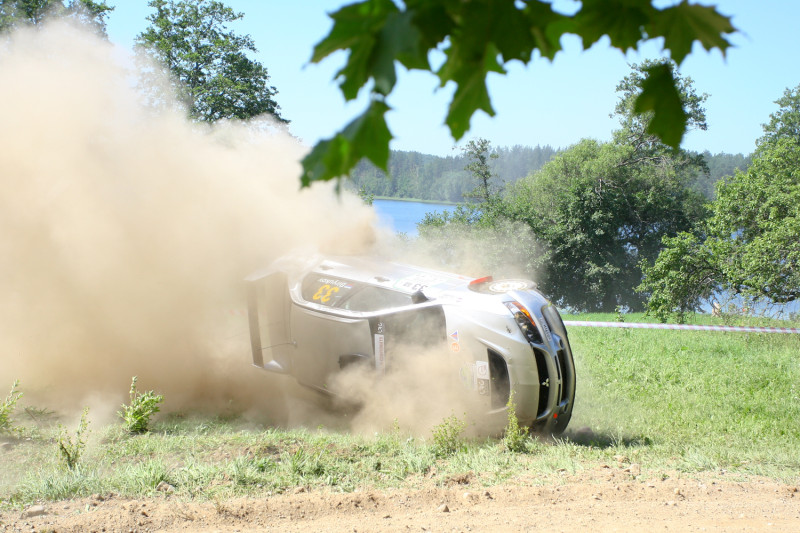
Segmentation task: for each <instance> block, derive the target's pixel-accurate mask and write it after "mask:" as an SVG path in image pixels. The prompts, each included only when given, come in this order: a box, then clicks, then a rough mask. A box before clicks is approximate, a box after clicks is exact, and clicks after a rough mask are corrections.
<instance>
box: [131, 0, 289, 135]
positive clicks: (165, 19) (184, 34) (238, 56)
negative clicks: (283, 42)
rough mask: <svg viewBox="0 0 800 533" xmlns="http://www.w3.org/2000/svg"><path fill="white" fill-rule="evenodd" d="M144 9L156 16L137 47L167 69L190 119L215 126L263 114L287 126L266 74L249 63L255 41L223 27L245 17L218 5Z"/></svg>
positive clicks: (182, 1)
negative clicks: (220, 122) (184, 103)
mask: <svg viewBox="0 0 800 533" xmlns="http://www.w3.org/2000/svg"><path fill="white" fill-rule="evenodd" d="M148 5H149V6H150V7H152V8H153V9H155V13H153V14H151V15H150V16H148V17H147V20H148V21H149V22H150V26H149V27H148V28H147V29H146V30H145V31H144V32H142V33H141V34H139V35H138V36H137V38H136V42H137V44H138V46H140V47H141V48H143V49H144V50H145V51H146V52H147V53H148V54H149V55H151V56H152V57H153V58H155V59H156V60H157V61H158V62H159V63H161V64H162V65H164V66H165V67H166V68H167V69H169V72H170V73H171V74H172V75H173V77H174V79H175V80H176V84H175V89H176V91H177V93H178V94H180V95H181V96H182V97H183V99H184V100H185V102H186V105H187V108H188V112H189V116H190V117H191V118H193V119H195V120H200V121H205V122H215V121H217V120H221V119H249V118H252V117H255V116H258V115H263V114H265V113H267V114H269V115H271V116H272V117H274V118H275V119H277V120H278V121H280V122H288V121H287V120H285V119H284V118H282V117H281V116H280V106H279V105H278V104H277V103H276V102H275V99H274V97H275V95H276V94H277V93H278V91H277V90H276V89H275V87H273V86H270V85H268V82H269V75H268V73H267V69H266V68H265V67H264V66H263V65H261V63H259V62H257V61H253V60H252V59H250V58H248V57H247V53H248V52H252V53H255V52H256V51H257V50H256V47H255V44H254V43H253V40H252V39H251V38H250V36H249V35H245V36H240V35H237V34H236V33H234V32H233V31H232V30H229V29H228V27H227V24H228V23H231V22H235V21H237V20H240V19H241V18H242V17H243V16H244V14H243V13H236V12H234V11H233V10H232V9H231V8H229V7H227V6H225V4H223V3H222V2H219V1H216V0H193V1H187V0H150V2H149V3H148Z"/></svg>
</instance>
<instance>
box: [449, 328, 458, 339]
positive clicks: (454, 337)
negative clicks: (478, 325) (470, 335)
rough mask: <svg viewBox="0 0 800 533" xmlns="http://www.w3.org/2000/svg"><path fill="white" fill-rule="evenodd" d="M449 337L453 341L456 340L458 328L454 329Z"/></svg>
mask: <svg viewBox="0 0 800 533" xmlns="http://www.w3.org/2000/svg"><path fill="white" fill-rule="evenodd" d="M450 338H451V339H453V341H454V342H458V330H455V331H454V332H453V333H451V334H450Z"/></svg>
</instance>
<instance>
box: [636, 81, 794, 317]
mask: <svg viewBox="0 0 800 533" xmlns="http://www.w3.org/2000/svg"><path fill="white" fill-rule="evenodd" d="M776 103H777V104H778V105H779V109H778V110H777V111H776V112H775V113H773V114H772V115H770V121H769V122H768V123H767V124H765V125H764V136H762V137H761V138H760V139H759V140H758V142H757V146H756V151H755V153H754V155H753V161H752V164H751V165H750V167H749V168H748V169H747V170H746V171H739V170H737V171H736V173H735V174H734V176H733V177H732V178H730V179H727V180H723V181H721V182H720V183H718V184H717V194H716V199H715V200H714V202H713V203H712V204H711V212H712V214H711V217H710V218H709V220H708V223H707V224H706V225H705V226H703V227H702V228H700V230H699V231H697V232H695V235H694V236H692V239H693V241H694V242H693V244H692V246H691V247H690V248H686V247H685V246H683V243H681V242H671V241H666V242H665V244H666V245H667V247H666V249H665V250H664V251H663V252H662V253H661V255H659V257H658V259H657V260H656V261H655V263H654V264H653V265H652V266H650V265H644V269H645V273H646V276H645V278H644V281H643V283H642V286H641V287H640V290H642V291H643V292H645V293H647V294H648V295H649V300H648V309H649V310H650V311H652V312H653V313H655V314H657V315H658V316H660V317H662V318H664V317H666V316H668V315H669V314H671V313H682V312H685V311H687V310H691V311H695V310H697V309H698V307H699V301H698V300H697V299H696V298H695V297H694V293H693V291H692V289H691V288H689V287H688V285H689V284H691V283H693V282H694V281H693V280H692V279H691V278H687V279H684V280H681V279H680V278H679V277H675V276H674V273H675V271H676V268H677V266H676V264H675V262H674V261H673V260H672V259H671V257H673V256H675V255H676V250H679V251H682V253H683V254H684V256H683V263H684V264H685V265H691V267H692V268H695V269H696V270H698V271H700V270H701V269H702V270H704V272H705V273H704V274H703V275H704V276H706V277H708V275H709V274H713V284H714V285H716V286H717V287H719V290H725V291H728V292H731V293H734V294H738V295H742V296H745V297H747V298H750V299H752V300H762V301H767V302H773V303H785V302H790V301H793V300H795V299H797V298H798V297H799V296H800V271H798V267H800V240H798V235H800V136H799V135H798V132H799V131H800V128H799V126H800V113H799V112H798V111H800V86H798V87H797V88H795V89H794V90H788V89H787V90H786V92H785V93H784V96H783V98H781V99H779V100H777V101H776ZM688 239H689V237H685V238H684V240H685V241H688ZM697 242H701V244H697ZM681 247H683V249H682V248H681ZM708 258H713V263H711V262H710V260H709V259H708ZM670 277H671V279H670Z"/></svg>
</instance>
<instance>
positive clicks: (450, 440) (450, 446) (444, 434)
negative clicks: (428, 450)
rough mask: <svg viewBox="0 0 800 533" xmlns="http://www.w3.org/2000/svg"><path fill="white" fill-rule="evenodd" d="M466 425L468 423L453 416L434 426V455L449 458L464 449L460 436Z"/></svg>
mask: <svg viewBox="0 0 800 533" xmlns="http://www.w3.org/2000/svg"><path fill="white" fill-rule="evenodd" d="M466 425H467V424H466V422H464V421H463V420H461V419H459V418H458V417H457V416H456V415H455V414H453V415H450V416H448V417H447V418H445V419H444V420H442V423H441V424H439V425H437V426H434V428H433V431H432V434H433V453H434V455H436V457H447V456H448V455H453V454H454V453H456V452H457V451H458V450H460V449H461V448H463V446H464V445H463V443H462V442H461V439H460V438H459V436H460V435H461V432H462V431H464V428H465V427H466Z"/></svg>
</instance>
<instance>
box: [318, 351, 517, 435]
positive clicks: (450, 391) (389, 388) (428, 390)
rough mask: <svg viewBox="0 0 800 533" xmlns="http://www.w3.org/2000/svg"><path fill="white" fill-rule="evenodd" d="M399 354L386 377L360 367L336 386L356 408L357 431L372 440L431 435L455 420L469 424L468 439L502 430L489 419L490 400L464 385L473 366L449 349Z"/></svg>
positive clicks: (345, 402)
mask: <svg viewBox="0 0 800 533" xmlns="http://www.w3.org/2000/svg"><path fill="white" fill-rule="evenodd" d="M398 353H399V355H400V356H398V357H395V358H394V360H393V365H392V368H391V369H390V370H387V371H386V373H385V374H379V373H376V372H375V370H374V369H372V368H366V367H356V368H352V369H351V368H348V369H345V370H344V371H343V372H342V373H341V374H338V375H337V376H336V377H335V378H334V379H333V380H332V382H331V390H332V391H333V392H334V393H335V394H337V395H338V396H337V397H338V398H339V399H340V402H341V403H342V404H343V405H345V406H348V407H349V406H355V407H356V408H353V409H351V413H350V414H349V416H350V420H349V426H350V428H351V429H352V430H353V431H356V432H360V433H365V434H368V433H372V432H375V431H390V430H399V431H400V432H402V433H410V434H413V435H428V434H430V433H431V431H432V430H433V429H434V428H435V427H436V426H437V425H440V424H442V423H443V421H444V420H445V419H446V418H448V417H451V416H455V417H456V418H458V419H459V420H460V421H462V422H464V423H465V424H466V427H465V428H464V434H465V435H470V436H475V435H486V434H493V433H497V432H499V430H500V429H502V427H503V425H504V423H505V422H506V420H505V418H504V417H500V420H498V419H497V418H496V417H495V418H494V419H489V418H488V417H487V416H486V412H487V411H488V410H489V405H488V397H487V396H480V395H478V394H477V393H476V392H475V391H474V390H471V387H470V385H471V383H467V382H465V381H464V380H466V375H465V376H464V378H463V380H462V378H461V372H462V370H463V369H466V368H468V364H469V362H470V361H468V360H464V359H461V358H459V357H457V356H456V355H455V354H453V353H451V352H449V350H447V348H446V347H442V348H434V347H421V346H403V347H402V348H399V349H398ZM470 378H471V376H470ZM498 424H499V425H498Z"/></svg>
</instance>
